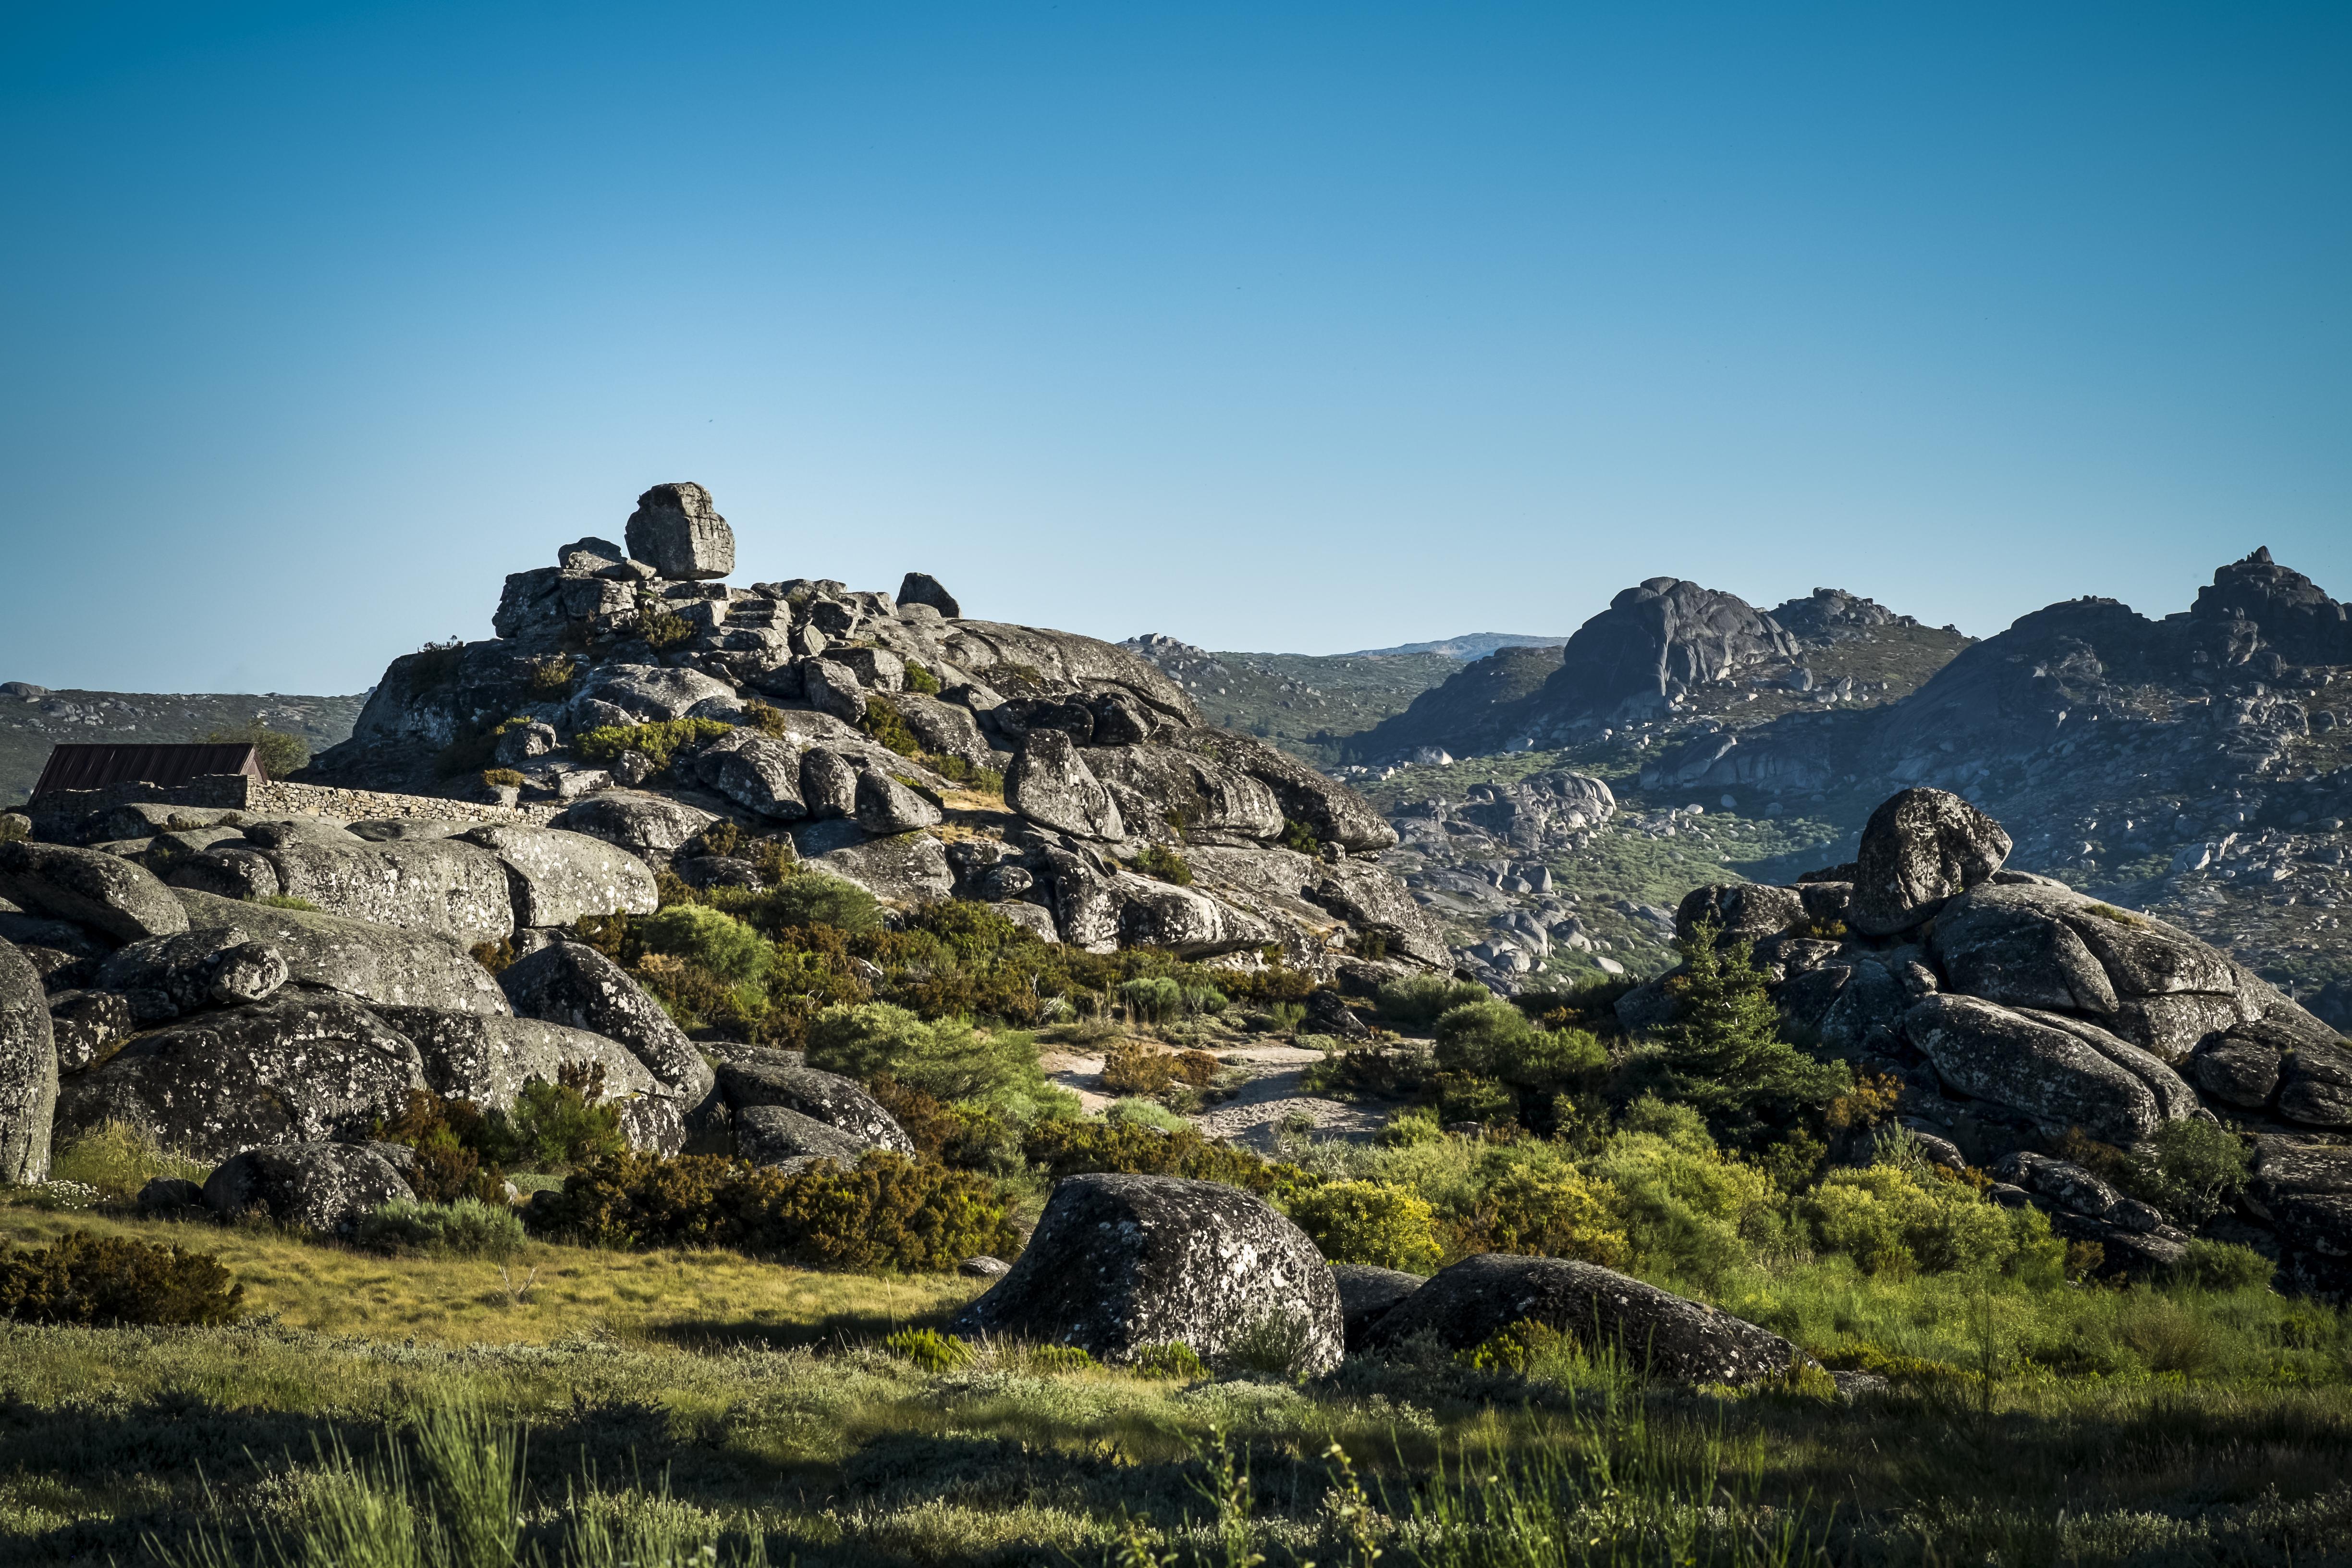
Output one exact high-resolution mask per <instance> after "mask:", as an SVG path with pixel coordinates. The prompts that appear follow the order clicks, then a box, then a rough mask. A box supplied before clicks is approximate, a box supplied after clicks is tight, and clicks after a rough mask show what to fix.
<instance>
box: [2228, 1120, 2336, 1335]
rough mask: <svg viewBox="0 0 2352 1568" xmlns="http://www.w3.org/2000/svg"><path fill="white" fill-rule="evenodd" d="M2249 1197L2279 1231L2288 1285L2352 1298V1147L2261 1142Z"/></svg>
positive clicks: (2270, 1139)
mask: <svg viewBox="0 0 2352 1568" xmlns="http://www.w3.org/2000/svg"><path fill="white" fill-rule="evenodd" d="M2245 1196H2246V1202H2247V1203H2248V1205H2250V1206H2251V1207H2252V1209H2253V1211H2254V1213H2255V1214H2256V1215H2258V1216H2259V1217H2261V1218H2262V1219H2263V1220H2264V1221H2265V1222H2266V1223H2268V1224H2269V1225H2271V1226H2273V1227H2274V1228H2275V1229H2276V1231H2277V1232H2278V1237H2279V1243H2280V1247H2281V1250H2282V1252H2283V1254H2284V1259H2283V1264H2284V1266H2283V1270H2282V1271H2283V1272H2284V1275H2285V1276H2286V1279H2287V1282H2288V1283H2290V1284H2292V1285H2294V1286H2295V1287H2296V1288H2298V1289H2303V1290H2306V1291H2310V1292H2313V1293H2315V1294H2319V1295H2324V1296H2336V1297H2344V1296H2352V1148H2347V1147H2345V1146H2343V1145H2341V1144H2335V1145H2326V1144H2317V1143H2313V1142H2305V1141H2303V1140H2300V1139H2294V1138H2279V1137H2264V1138H2257V1139H2256V1140H2254V1164H2253V1170H2252V1177H2251V1179H2250V1180H2249V1181H2248V1183H2247V1184H2246V1194H2245Z"/></svg>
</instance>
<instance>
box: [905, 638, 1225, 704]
mask: <svg viewBox="0 0 2352 1568" xmlns="http://www.w3.org/2000/svg"><path fill="white" fill-rule="evenodd" d="M942 640H943V641H944V642H945V644H946V647H947V654H948V658H949V660H950V662H951V663H953V664H954V665H955V666H956V667H957V668H961V669H964V670H968V671H970V672H971V675H972V676H973V677H974V678H975V679H977V680H979V681H981V682H982V683H984V684H986V685H988V686H990V687H992V688H994V689H998V690H1000V691H1003V692H1004V693H1005V694H1007V695H1008V696H1009V695H1013V694H1024V695H1025V694H1028V693H1031V692H1038V693H1041V694H1042V693H1043V692H1053V693H1055V694H1060V693H1064V692H1067V691H1070V690H1072V689H1076V690H1077V691H1079V692H1082V693H1086V694H1088V695H1094V694H1098V693H1101V692H1104V691H1108V690H1112V689H1119V690H1124V691H1126V692H1128V693H1129V695H1131V696H1133V697H1136V698H1138V699H1139V700H1141V701H1143V702H1144V703H1145V704H1146V705H1147V706H1149V707H1150V708H1152V709H1153V710H1156V711H1158V712H1160V713H1163V714H1166V715H1167V716H1168V717H1170V718H1171V719H1174V720H1176V721H1179V722H1180V723H1183V724H1188V725H1191V724H1198V723H1200V721H1201V710H1199V709H1198V708H1197V707H1195V706H1194V705H1193V702H1192V699H1191V698H1189V697H1187V696H1185V695H1184V689H1183V688H1182V687H1181V686H1179V685H1177V684H1176V683H1175V682H1174V681H1173V680H1171V679H1169V678H1168V676H1167V675H1166V674H1165V673H1164V672H1162V671H1161V670H1160V669H1159V668H1157V667H1155V666H1153V665H1152V664H1150V662H1148V661H1147V660H1144V659H1141V658H1137V657H1136V656H1135V655H1133V654H1132V653H1129V651H1127V650H1126V649H1125V648H1121V647H1114V646H1113V645H1111V644H1109V643H1107V642H1100V641H1097V639H1095V638H1093V637H1080V636H1078V635H1076V633H1074V632H1056V631H1047V630H1045V629H1043V628H1041V627H1038V626H1006V625H1004V624H1003V623H1001V622H997V621H975V620H969V619H966V620H959V621H957V622H956V623H955V624H954V625H952V626H949V627H948V628H947V632H946V636H945V637H944V638H943V639H942ZM1041 680H1042V682H1043V685H1042V686H1040V684H1039V682H1040V681H1041Z"/></svg>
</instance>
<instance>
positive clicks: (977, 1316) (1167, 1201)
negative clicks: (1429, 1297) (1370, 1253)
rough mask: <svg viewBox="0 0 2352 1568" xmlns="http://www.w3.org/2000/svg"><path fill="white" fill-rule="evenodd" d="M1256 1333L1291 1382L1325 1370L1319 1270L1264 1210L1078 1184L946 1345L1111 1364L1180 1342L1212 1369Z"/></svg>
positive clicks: (1070, 1181) (1313, 1256)
mask: <svg viewBox="0 0 2352 1568" xmlns="http://www.w3.org/2000/svg"><path fill="white" fill-rule="evenodd" d="M1268 1320H1275V1321H1278V1322H1280V1323H1281V1324H1282V1325H1284V1327H1285V1328H1286V1330H1287V1331H1289V1332H1291V1333H1293V1334H1294V1335H1295V1336H1296V1342H1297V1360H1296V1362H1295V1363H1294V1364H1293V1366H1292V1368H1291V1370H1292V1371H1293V1372H1295V1373H1300V1374H1311V1373H1320V1372H1328V1370H1330V1369H1331V1368H1332V1367H1334V1366H1336V1365H1338V1364H1339V1357H1340V1353H1341V1351H1342V1349H1343V1344H1344V1338H1345V1332H1344V1327H1343V1322H1342V1319H1341V1316H1340V1310H1339V1286H1338V1284H1337V1283H1336V1282H1335V1281H1334V1280H1333V1279H1332V1277H1331V1269H1330V1267H1329V1266H1328V1264H1326V1263H1325V1262H1324V1261H1323V1258H1322V1255H1321V1254H1320V1253H1318V1252H1317V1251H1316V1250H1315V1244H1314V1243H1313V1242H1311V1241H1309V1240H1307V1237H1306V1235H1305V1233H1303V1232H1301V1231H1300V1230H1299V1229H1298V1227H1297V1226H1294V1225H1292V1224H1291V1223H1290V1221H1288V1220H1287V1219H1285V1218H1284V1217H1283V1216H1282V1215H1279V1214H1277V1213H1276V1212H1275V1210H1274V1209H1273V1208H1272V1207H1271V1206H1270V1205H1267V1204H1266V1203H1265V1200H1263V1199H1261V1198H1258V1197H1256V1196H1255V1195H1253V1194H1249V1193H1245V1192H1244V1191H1242V1190H1241V1189H1240V1188H1238V1187H1229V1186H1225V1185H1223V1184H1221V1183H1216V1182H1196V1181H1187V1180H1184V1179H1182V1178H1180V1177H1175V1176H1126V1175H1087V1176H1071V1177H1068V1178H1066V1179H1065V1180H1063V1181H1062V1182H1061V1183H1059V1184H1057V1185H1056V1186H1055V1188H1054V1192H1053V1195H1052V1196H1051V1197H1050V1198H1048V1199H1047V1200H1046V1203H1045V1214H1044V1215H1042V1216H1040V1217H1039V1219H1038V1221H1037V1229H1036V1233H1035V1234H1034V1236H1032V1237H1030V1239H1029V1247H1028V1249H1027V1250H1026V1251H1024V1252H1023V1253H1022V1255H1021V1257H1020V1259H1019V1260H1018V1261H1017V1262H1015V1263H1014V1264H1013V1270H1012V1272H1011V1273H1009V1274H1007V1275H1006V1276H1005V1277H1004V1278H1003V1279H1002V1280H1000V1281H998V1282H997V1284H996V1285H995V1286H994V1287H993V1288H992V1289H990V1291H989V1292H988V1293H987V1294H986V1295H984V1296H982V1297H981V1299H980V1300H977V1301H974V1302H973V1303H972V1304H971V1307H969V1308H967V1309H966V1310H965V1311H964V1312H963V1314H962V1315H961V1317H959V1318H958V1319H956V1321H955V1324H954V1331H956V1332H958V1333H965V1334H991V1335H997V1336H1002V1337H1004V1338H1009V1339H1013V1340H1026V1341H1031V1342H1037V1343H1044V1344H1066V1345H1076V1346H1078V1347H1079V1348H1081V1349H1083V1350H1086V1351H1088V1352H1092V1353H1093V1354H1094V1355H1095V1356H1097V1357H1098V1358H1099V1359H1101V1360H1104V1361H1108V1362H1114V1363H1116V1362H1122V1361H1126V1360H1129V1359H1130V1358H1132V1357H1133V1356H1135V1355H1136V1354H1137V1353H1138V1352H1141V1351H1143V1350H1144V1349H1146V1348H1147V1347H1150V1346H1153V1345H1160V1344H1166V1343H1169V1342H1171V1341H1181V1342H1183V1343H1185V1344H1187V1345H1190V1346H1191V1347H1192V1349H1193V1351H1194V1352H1197V1353H1199V1354H1200V1355H1202V1356H1203V1357H1205V1358H1208V1359H1211V1360H1214V1359H1216V1358H1218V1357H1220V1356H1222V1355H1223V1354H1225V1353H1227V1352H1230V1351H1232V1350H1234V1348H1235V1347H1236V1345H1237V1344H1238V1342H1241V1341H1242V1340H1243V1338H1244V1336H1245V1335H1249V1334H1251V1333H1252V1332H1253V1331H1257V1330H1259V1329H1260V1327H1261V1325H1263V1324H1265V1323H1266V1322H1267V1321H1268Z"/></svg>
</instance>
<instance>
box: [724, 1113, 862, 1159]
mask: <svg viewBox="0 0 2352 1568" xmlns="http://www.w3.org/2000/svg"><path fill="white" fill-rule="evenodd" d="M868 1147H869V1145H867V1144H866V1143H863V1142H859V1141H858V1140H857V1139H856V1138H855V1137H853V1136H851V1135H850V1134H849V1133H847V1132H845V1131H842V1130H841V1129H840V1128H838V1127H835V1126H832V1125H830V1124H829V1123H826V1122H823V1121H818V1120H817V1119H816V1118H814V1117H813V1116H804V1115H803V1114H802V1113H801V1112H799V1111H797V1110H792V1109H790V1108H789V1107H786V1106H782V1105H747V1106H745V1107H744V1108H743V1109H742V1110H738V1111H737V1112H736V1113H735V1152H736V1154H737V1155H738V1156H739V1157H740V1158H742V1159H745V1160H749V1161H751V1163H753V1164H754V1165H780V1164H782V1163H784V1162H785V1161H787V1160H807V1159H817V1160H837V1161H839V1162H840V1163H842V1164H845V1165H854V1164H856V1163H857V1157H858V1156H859V1155H860V1154H862V1153H864V1152H866V1149H867V1148H868Z"/></svg>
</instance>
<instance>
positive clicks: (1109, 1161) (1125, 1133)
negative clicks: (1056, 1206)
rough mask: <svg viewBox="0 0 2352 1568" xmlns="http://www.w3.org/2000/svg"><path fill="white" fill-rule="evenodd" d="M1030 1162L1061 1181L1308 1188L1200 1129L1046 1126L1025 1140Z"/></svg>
mask: <svg viewBox="0 0 2352 1568" xmlns="http://www.w3.org/2000/svg"><path fill="white" fill-rule="evenodd" d="M1022 1149H1023V1152H1024V1153H1025V1154H1026V1155H1027V1156H1028V1158H1029V1160H1030V1161H1031V1162H1032V1163H1034V1164H1038V1165H1042V1166H1044V1167H1045V1173H1046V1174H1048V1175H1050V1176H1053V1177H1055V1179H1056V1180H1058V1179H1059V1178H1061V1177H1063V1176H1076V1175H1083V1174H1086V1173H1088V1172H1092V1171H1109V1172H1115V1173H1121V1174H1126V1175H1142V1176H1191V1177H1193V1178H1195V1179H1198V1180H1201V1181H1208V1182H1223V1183H1224V1184H1226V1185H1228V1186H1234V1187H1246V1188H1248V1189H1249V1190H1250V1191H1251V1192H1254V1193H1270V1192H1275V1191H1277V1190H1286V1189H1291V1188H1295V1187H1297V1186H1299V1185H1304V1184H1306V1173H1304V1172H1302V1171H1299V1170H1298V1169H1297V1168H1296V1167H1294V1166H1290V1165H1278V1164H1275V1163H1271V1162H1268V1161H1265V1160H1261V1159H1259V1158H1258V1157H1257V1156H1256V1155H1255V1154H1253V1153H1251V1152H1249V1151H1248V1150H1246V1149H1236V1148H1234V1147H1232V1146H1230V1145H1228V1144H1223V1143H1213V1142H1210V1141H1209V1140H1207V1139H1206V1138H1203V1137H1202V1136H1201V1134H1200V1132H1199V1131H1196V1130H1195V1129H1192V1128H1190V1127H1187V1128H1185V1129H1184V1130H1183V1131H1179V1132H1161V1131H1156V1130H1155V1129H1152V1128H1149V1127H1143V1126H1139V1125H1136V1124H1134V1123H1131V1122H1130V1123H1125V1124H1118V1123H1113V1122H1108V1121H1044V1122H1039V1123H1037V1124H1036V1125H1035V1126H1033V1127H1031V1128H1030V1129H1029V1131H1028V1132H1027V1133H1026V1134H1025V1135H1024V1137H1023V1139H1022Z"/></svg>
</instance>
